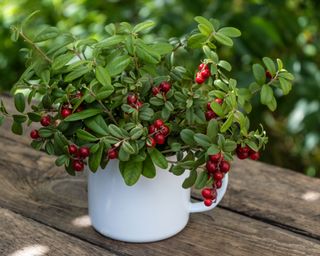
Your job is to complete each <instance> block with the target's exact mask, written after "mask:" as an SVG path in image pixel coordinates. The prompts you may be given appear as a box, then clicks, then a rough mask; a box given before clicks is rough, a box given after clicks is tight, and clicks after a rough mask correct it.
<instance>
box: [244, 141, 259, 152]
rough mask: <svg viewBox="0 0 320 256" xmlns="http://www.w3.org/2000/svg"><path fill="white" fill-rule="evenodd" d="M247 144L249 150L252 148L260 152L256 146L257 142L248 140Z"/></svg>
mask: <svg viewBox="0 0 320 256" xmlns="http://www.w3.org/2000/svg"><path fill="white" fill-rule="evenodd" d="M245 143H246V145H248V146H249V148H251V149H252V150H254V151H258V150H259V148H258V146H257V144H256V143H255V142H253V141H252V140H246V141H245Z"/></svg>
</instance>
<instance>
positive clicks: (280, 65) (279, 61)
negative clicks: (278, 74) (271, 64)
mask: <svg viewBox="0 0 320 256" xmlns="http://www.w3.org/2000/svg"><path fill="white" fill-rule="evenodd" d="M277 65H278V70H281V69H283V63H282V60H280V59H277Z"/></svg>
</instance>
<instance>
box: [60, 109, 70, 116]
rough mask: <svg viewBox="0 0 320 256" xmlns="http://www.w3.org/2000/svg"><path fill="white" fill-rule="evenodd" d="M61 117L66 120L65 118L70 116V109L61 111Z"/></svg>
mask: <svg viewBox="0 0 320 256" xmlns="http://www.w3.org/2000/svg"><path fill="white" fill-rule="evenodd" d="M60 114H61V116H62V117H63V118H66V117H67V116H70V115H71V114H72V109H70V108H63V109H61V113H60Z"/></svg>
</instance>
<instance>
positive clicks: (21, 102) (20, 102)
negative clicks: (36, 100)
mask: <svg viewBox="0 0 320 256" xmlns="http://www.w3.org/2000/svg"><path fill="white" fill-rule="evenodd" d="M14 105H15V107H16V109H17V110H18V111H19V112H20V113H23V111H24V110H25V107H26V103H25V98H24V95H23V93H21V92H19V93H17V94H15V95H14Z"/></svg>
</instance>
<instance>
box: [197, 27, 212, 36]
mask: <svg viewBox="0 0 320 256" xmlns="http://www.w3.org/2000/svg"><path fill="white" fill-rule="evenodd" d="M198 29H199V31H200V33H201V34H202V35H205V36H210V34H211V33H212V31H213V30H212V29H211V28H210V27H208V26H206V25H204V24H199V25H198Z"/></svg>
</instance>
